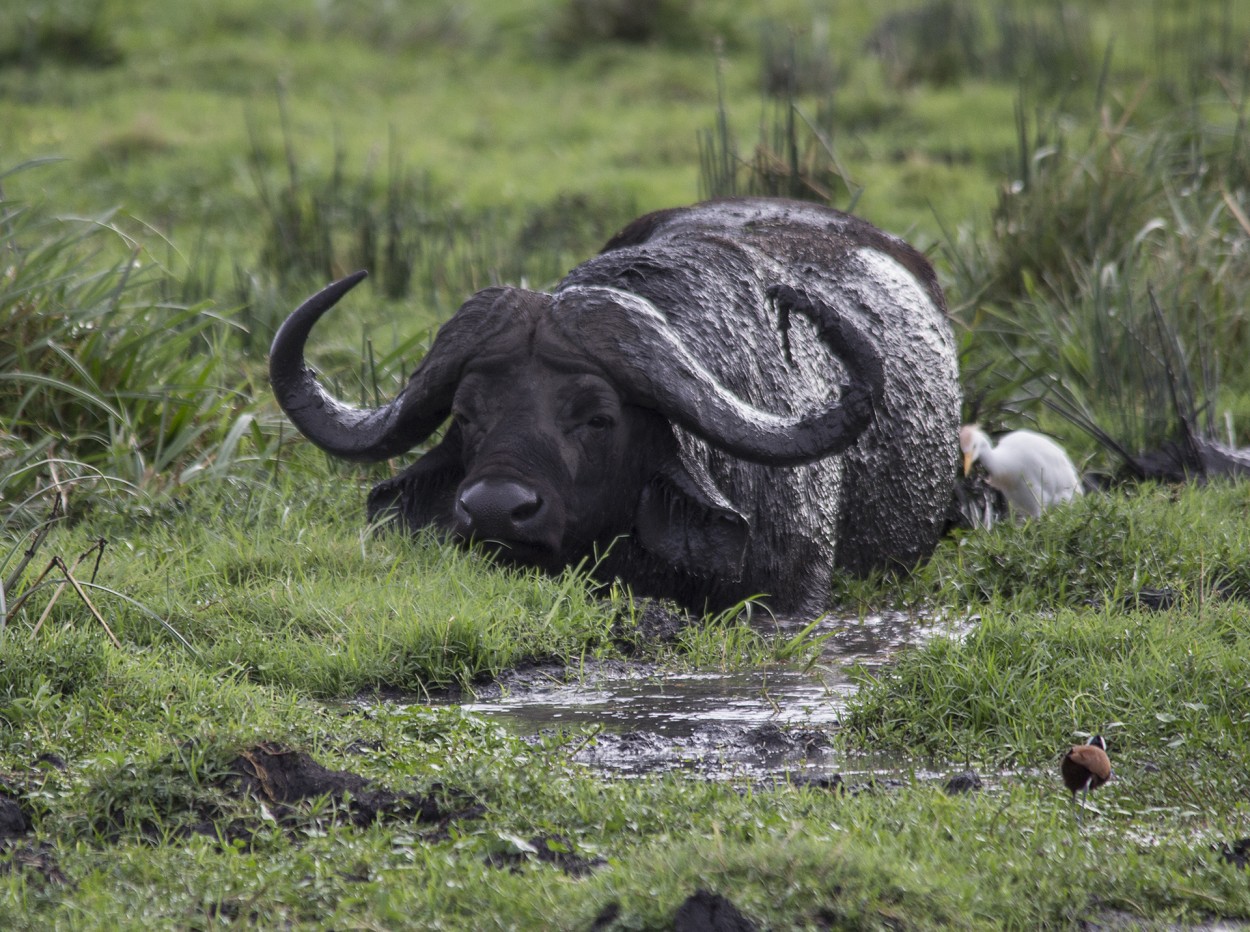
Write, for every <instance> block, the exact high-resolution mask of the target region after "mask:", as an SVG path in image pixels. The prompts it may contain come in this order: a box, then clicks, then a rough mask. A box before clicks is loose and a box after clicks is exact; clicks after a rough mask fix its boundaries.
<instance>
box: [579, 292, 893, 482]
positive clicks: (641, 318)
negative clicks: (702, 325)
mask: <svg viewBox="0 0 1250 932" xmlns="http://www.w3.org/2000/svg"><path fill="white" fill-rule="evenodd" d="M767 296H768V297H769V298H770V299H771V300H772V301H773V302H774V303H775V304H776V306H777V309H778V313H779V316H780V318H781V320H780V323H781V325H782V326H783V328H784V326H785V325H786V323H787V320H788V315H789V314H790V313H791V312H794V311H797V312H798V313H801V314H803V315H804V316H805V317H808V318H809V319H810V320H811V321H812V323H813V324H815V326H816V331H817V333H818V335H819V337H820V339H821V340H822V341H823V342H824V343H825V344H826V345H827V346H828V347H829V348H830V350H832V352H833V353H834V355H835V356H837V357H838V358H839V359H841V360H842V362H843V363H844V364H845V365H846V368H847V370H848V372H849V373H850V377H851V378H850V381H849V382H848V383H847V384H844V385H843V386H842V391H841V392H840V394H839V397H838V398H837V399H836V400H831V401H829V402H828V403H827V404H826V405H824V406H823V407H819V408H817V409H815V410H813V411H811V412H808V413H806V414H804V415H801V416H799V417H786V416H782V415H779V414H775V413H773V412H771V411H766V410H764V409H762V408H757V407H755V406H753V405H751V404H749V403H748V402H746V401H744V400H743V399H741V398H739V397H738V396H737V395H735V394H734V393H733V392H731V391H730V390H729V389H727V388H726V387H725V386H724V385H722V384H721V383H720V382H719V381H718V380H717V378H716V377H715V376H714V375H713V374H712V373H711V372H709V371H708V370H707V368H706V367H705V366H704V365H703V364H702V363H701V362H699V360H698V359H696V358H695V357H694V356H692V355H691V354H690V353H689V351H688V350H687V349H686V347H685V346H684V345H683V343H682V341H681V339H680V336H679V335H678V334H677V333H676V332H675V331H674V330H673V329H672V328H671V327H670V326H669V324H668V322H667V321H666V320H665V319H664V316H663V315H662V314H661V313H660V312H659V311H658V310H657V309H656V308H655V306H654V305H653V304H651V303H650V302H649V301H647V300H645V299H643V298H640V297H638V296H637V295H633V294H629V293H628V292H624V291H617V290H616V289H613V288H603V287H594V286H575V287H571V288H566V289H563V290H562V291H561V292H560V293H559V296H558V300H559V307H558V309H557V310H556V313H555V315H554V317H555V320H556V321H557V322H558V325H559V327H560V328H561V330H562V331H563V332H564V334H565V336H566V337H567V338H568V339H570V340H571V341H572V342H573V343H574V344H575V345H577V346H579V347H580V348H581V349H582V351H583V352H585V353H586V355H587V356H589V357H590V358H592V359H597V360H600V361H601V362H602V364H603V366H604V368H605V369H607V370H608V372H609V373H610V375H611V377H612V378H613V379H615V380H616V381H617V382H618V383H619V384H620V385H621V386H622V387H623V388H625V389H626V390H627V391H629V392H631V393H632V394H634V396H635V397H638V398H642V399H646V400H647V401H649V403H650V404H653V405H654V406H655V408H656V410H658V411H659V412H661V413H662V414H664V415H666V416H667V417H669V418H671V419H672V420H673V421H675V422H677V423H678V424H680V425H681V426H682V427H684V428H685V429H687V430H689V431H690V432H691V433H693V434H695V435H697V436H700V437H702V438H703V439H705V440H707V441H708V442H709V443H711V444H713V445H715V446H717V447H719V448H721V449H723V450H726V451H727V452H729V453H732V454H733V455H735V456H739V457H742V458H743V459H748V460H753V461H755V462H757V463H768V464H772V465H777V466H797V465H801V464H803V463H810V462H812V461H813V460H817V459H820V458H821V457H824V456H830V455H832V454H835V453H840V452H842V451H843V450H845V449H846V448H847V447H849V446H851V444H853V443H854V442H855V441H856V440H857V439H858V437H859V435H860V434H861V433H863V431H864V429H865V428H867V427H868V425H869V424H870V423H871V421H872V418H873V409H874V406H875V405H878V404H880V402H881V398H882V395H883V393H884V391H885V370H884V366H883V363H882V359H881V354H880V353H879V352H878V350H877V348H876V347H875V346H874V345H873V343H872V342H871V341H870V340H869V339H868V337H866V336H865V335H864V334H863V333H862V332H861V331H860V330H859V328H858V326H857V325H856V324H854V323H853V322H851V321H850V320H848V319H847V318H846V317H844V316H842V315H840V314H838V313H837V312H836V311H835V310H834V309H833V308H830V307H828V306H827V305H825V304H821V303H816V302H813V301H811V300H810V299H809V298H808V297H807V296H806V295H804V294H802V293H801V292H798V291H796V290H794V289H792V288H790V287H788V286H774V287H773V288H770V289H769V290H768V292H767Z"/></svg>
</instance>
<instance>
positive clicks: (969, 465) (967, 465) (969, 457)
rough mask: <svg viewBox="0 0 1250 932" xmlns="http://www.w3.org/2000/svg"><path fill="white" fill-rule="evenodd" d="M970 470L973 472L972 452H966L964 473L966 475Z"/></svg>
mask: <svg viewBox="0 0 1250 932" xmlns="http://www.w3.org/2000/svg"><path fill="white" fill-rule="evenodd" d="M970 472H972V454H971V453H965V454H964V475H965V476H966V475H968V473H970Z"/></svg>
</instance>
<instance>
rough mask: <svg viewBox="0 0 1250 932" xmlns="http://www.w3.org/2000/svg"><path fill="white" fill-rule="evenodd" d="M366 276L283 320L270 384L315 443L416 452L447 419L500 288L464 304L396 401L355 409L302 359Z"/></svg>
mask: <svg viewBox="0 0 1250 932" xmlns="http://www.w3.org/2000/svg"><path fill="white" fill-rule="evenodd" d="M366 274H367V273H365V272H356V273H354V274H352V275H349V276H347V277H346V278H343V279H340V280H339V281H337V282H335V283H334V284H332V285H328V286H326V287H325V288H323V289H322V290H321V291H319V292H317V294H315V295H313V296H312V297H311V298H309V299H308V300H307V301H305V302H304V303H303V304H301V305H300V306H299V307H298V308H297V309H296V310H295V312H294V313H292V314H291V316H290V317H288V318H287V319H286V321H285V322H283V324H282V326H281V327H280V328H278V333H277V335H275V336H274V339H273V346H272V347H270V350H269V381H270V383H271V384H272V385H273V390H274V394H275V395H276V396H277V398H278V403H279V404H280V405H281V406H282V410H283V411H285V412H286V413H287V416H288V417H289V418H290V419H291V421H292V423H294V424H295V426H296V427H298V428H299V430H300V431H301V432H302V433H303V434H304V435H305V436H306V437H308V439H309V440H311V441H312V442H313V443H315V444H316V445H317V446H319V447H321V448H322V449H323V450H325V451H326V452H328V453H333V454H334V455H335V456H341V457H343V458H344V459H349V460H358V461H361V462H373V461H377V460H384V459H387V458H389V457H392V456H398V455H399V454H401V453H404V452H405V451H407V450H410V449H411V448H412V447H414V446H416V445H417V444H418V443H420V442H421V441H422V440H424V439H425V438H426V437H428V436H429V435H430V434H431V433H433V432H434V430H435V429H436V428H437V427H438V426H439V425H440V424H441V423H442V422H443V421H444V420H445V419H446V417H447V414H448V412H449V411H450V410H451V400H452V397H453V395H454V393H455V388H456V382H457V380H458V379H459V374H460V369H461V366H462V365H463V363H464V360H465V358H466V356H467V353H468V351H469V349H470V348H471V347H472V346H473V345H475V340H476V339H477V338H480V337H481V335H482V333H483V331H484V330H485V329H486V328H485V327H484V326H483V324H484V320H483V318H484V316H486V315H489V314H490V312H491V311H492V310H493V309H494V308H493V305H494V303H495V302H494V298H495V297H497V292H499V291H500V290H501V289H487V291H486V292H480V293H479V295H477V296H475V299H476V298H481V299H482V300H481V301H476V300H475V301H473V302H471V303H472V305H473V306H472V307H470V306H469V305H468V304H466V307H465V308H462V309H461V313H460V314H457V315H456V316H455V317H453V318H452V320H451V321H449V322H448V323H447V324H446V325H444V326H443V328H442V329H441V330H439V333H438V336H437V337H436V338H435V340H434V345H433V346H432V347H431V348H430V351H429V352H428V353H427V354H426V357H425V359H424V360H423V361H422V363H421V365H420V366H418V367H417V370H416V372H414V373H413V375H412V378H411V379H410V380H409V382H408V384H407V385H406V386H405V387H404V389H403V390H402V391H401V392H400V393H399V395H398V396H397V397H396V398H395V399H394V400H393V401H390V402H388V403H386V404H384V405H383V406H382V407H380V408H356V407H353V406H352V405H348V404H344V403H343V402H341V401H339V400H338V399H337V398H335V397H333V396H332V395H330V394H329V393H328V392H327V391H326V390H325V389H324V388H323V387H322V386H321V383H320V382H318V381H317V376H316V373H314V372H313V370H312V369H310V368H308V366H306V365H305V364H304V344H305V343H306V342H307V340H308V334H309V333H310V332H311V331H312V328H313V325H314V324H315V323H316V322H317V321H318V320H319V319H320V318H321V316H322V315H323V314H325V313H326V312H327V311H328V310H330V308H332V307H334V305H335V304H336V303H337V302H338V301H339V299H340V298H342V297H343V295H345V294H346V293H347V292H348V291H350V290H351V289H352V288H354V287H355V286H356V285H357V284H359V283H360V281H361V280H362V279H364V277H365V275H366ZM466 311H467V313H466ZM466 328H467V332H466ZM470 334H472V337H471V338H469V339H466V337H469V336H470Z"/></svg>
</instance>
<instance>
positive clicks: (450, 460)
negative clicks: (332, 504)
mask: <svg viewBox="0 0 1250 932" xmlns="http://www.w3.org/2000/svg"><path fill="white" fill-rule="evenodd" d="M463 480H464V462H463V460H462V459H461V445H460V428H459V427H458V426H457V425H456V424H454V423H453V424H452V425H451V426H450V427H448V428H447V433H446V434H445V435H444V436H443V439H442V442H440V443H439V444H438V446H436V447H434V449H432V450H430V452H428V453H426V454H425V456H423V457H421V459H419V460H417V461H416V462H415V463H413V464H412V465H411V466H409V467H408V468H407V469H405V470H404V471H403V472H401V473H400V474H399V475H398V476H395V477H393V478H391V479H387V480H386V481H384V482H379V483H378V484H377V485H375V486H374V487H373V489H372V490H371V491H370V492H369V499H368V502H367V504H366V511H367V514H368V516H369V523H370V524H376V523H389V522H391V521H397V522H398V523H399V525H400V526H401V527H403V528H404V529H405V530H408V531H418V530H420V529H421V528H423V527H428V526H430V525H433V526H435V527H436V528H444V527H446V526H447V525H448V523H449V522H450V520H451V507H452V501H453V499H454V498H455V495H456V489H457V488H458V487H459V486H460V483H461V482H462V481H463Z"/></svg>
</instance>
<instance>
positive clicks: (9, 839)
mask: <svg viewBox="0 0 1250 932" xmlns="http://www.w3.org/2000/svg"><path fill="white" fill-rule="evenodd" d="M34 830H35V827H34V823H33V821H32V820H31V817H30V814H29V813H28V812H27V811H26V810H25V809H24V808H23V807H22V805H21V804H20V803H19V802H18V801H17V800H16V799H13V798H11V797H9V796H7V795H4V794H3V793H0V875H2V874H9V873H12V872H13V871H17V870H22V871H28V872H30V873H32V874H34V875H35V876H37V877H39V878H41V879H42V880H44V881H46V882H48V883H54V884H62V883H64V882H65V875H64V874H62V873H61V868H60V866H59V865H58V864H57V861H56V858H55V857H54V856H53V853H52V849H51V848H50V847H49V846H48V845H45V844H31V843H30V842H29V841H28V840H27V839H26V836H28V835H30V834H31V833H32V832H34Z"/></svg>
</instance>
